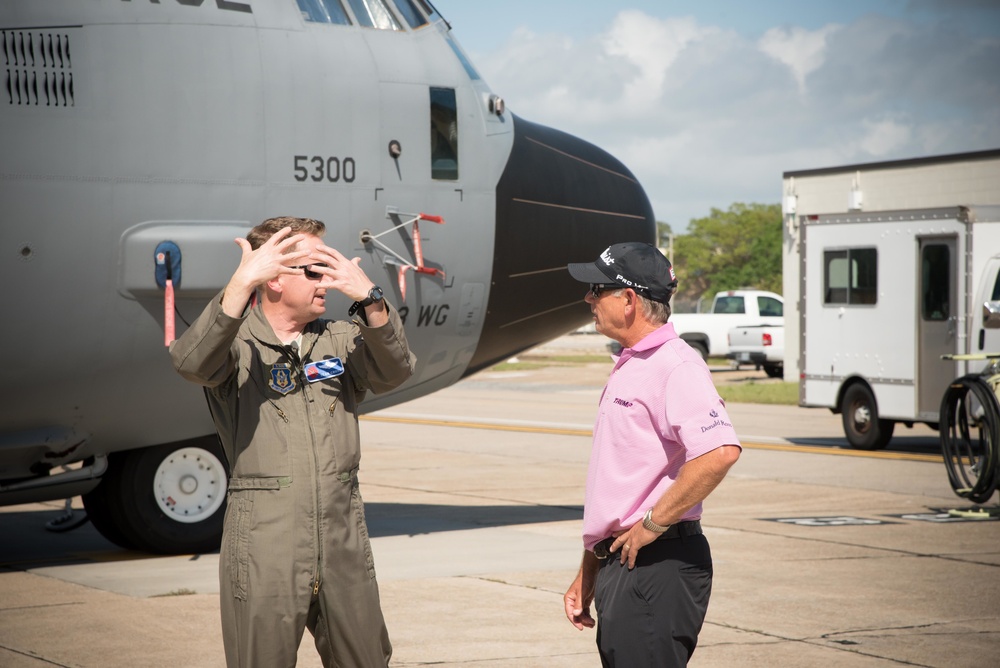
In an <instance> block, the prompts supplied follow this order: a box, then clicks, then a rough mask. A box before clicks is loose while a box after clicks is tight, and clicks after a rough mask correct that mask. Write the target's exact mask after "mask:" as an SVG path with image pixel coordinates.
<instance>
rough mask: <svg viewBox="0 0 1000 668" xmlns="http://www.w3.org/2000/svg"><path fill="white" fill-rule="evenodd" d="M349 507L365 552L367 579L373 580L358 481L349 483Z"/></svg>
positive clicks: (372, 565)
mask: <svg viewBox="0 0 1000 668" xmlns="http://www.w3.org/2000/svg"><path fill="white" fill-rule="evenodd" d="M351 505H352V506H353V507H354V516H355V518H356V520H357V523H358V535H359V536H360V538H361V547H362V548H363V549H364V552H365V566H366V567H367V568H368V577H369V578H372V579H374V578H375V558H374V557H373V556H372V544H371V541H370V540H369V538H368V523H367V522H366V521H365V503H364V501H363V500H362V499H361V490H360V489H359V488H358V479H357V478H353V479H352V481H351Z"/></svg>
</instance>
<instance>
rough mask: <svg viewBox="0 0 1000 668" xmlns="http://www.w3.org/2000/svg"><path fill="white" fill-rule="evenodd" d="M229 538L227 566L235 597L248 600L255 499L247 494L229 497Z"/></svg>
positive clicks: (234, 494) (227, 543) (232, 494)
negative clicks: (251, 533)
mask: <svg viewBox="0 0 1000 668" xmlns="http://www.w3.org/2000/svg"><path fill="white" fill-rule="evenodd" d="M228 512H229V515H230V516H229V518H228V520H227V522H226V524H227V525H228V528H229V531H228V537H227V540H226V562H225V563H226V564H227V566H228V570H229V582H230V585H231V587H232V592H233V597H234V598H237V599H239V600H241V601H245V600H247V588H248V585H249V580H250V574H249V567H250V556H249V552H250V520H251V518H252V515H253V498H252V497H251V496H250V495H249V494H246V493H243V494H240V493H230V495H229V507H228Z"/></svg>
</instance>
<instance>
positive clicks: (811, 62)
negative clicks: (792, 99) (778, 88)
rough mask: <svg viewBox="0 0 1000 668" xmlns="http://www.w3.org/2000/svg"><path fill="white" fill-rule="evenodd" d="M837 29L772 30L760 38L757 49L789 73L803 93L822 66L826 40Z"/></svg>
mask: <svg viewBox="0 0 1000 668" xmlns="http://www.w3.org/2000/svg"><path fill="white" fill-rule="evenodd" d="M839 29H840V26H838V25H828V26H825V27H823V28H820V29H819V30H805V29H804V28H797V27H793V28H771V29H770V30H768V31H767V32H766V33H764V36H763V37H761V38H760V40H759V41H758V42H757V45H758V46H759V47H760V50H761V51H763V52H764V53H766V54H767V55H769V56H771V57H772V58H774V59H775V60H777V61H778V62H780V63H783V64H784V65H786V66H788V68H789V69H790V70H791V71H792V75H793V76H794V77H795V81H796V82H797V83H798V85H799V92H801V93H805V91H806V77H807V76H809V74H810V73H811V72H814V71H815V70H818V69H819V68H820V67H822V66H823V62H824V60H825V56H826V40H827V37H828V36H829V35H830V34H832V33H834V32H836V31H837V30H839Z"/></svg>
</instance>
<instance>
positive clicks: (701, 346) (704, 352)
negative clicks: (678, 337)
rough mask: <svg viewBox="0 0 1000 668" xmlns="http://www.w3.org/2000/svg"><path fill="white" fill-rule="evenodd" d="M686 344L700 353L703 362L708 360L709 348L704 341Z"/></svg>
mask: <svg viewBox="0 0 1000 668" xmlns="http://www.w3.org/2000/svg"><path fill="white" fill-rule="evenodd" d="M686 343H687V344H688V345H689V346H691V347H692V348H694V349H695V350H697V351H698V354H699V355H701V358H702V359H703V360H706V361H707V360H708V346H707V345H705V343H704V342H702V341H686Z"/></svg>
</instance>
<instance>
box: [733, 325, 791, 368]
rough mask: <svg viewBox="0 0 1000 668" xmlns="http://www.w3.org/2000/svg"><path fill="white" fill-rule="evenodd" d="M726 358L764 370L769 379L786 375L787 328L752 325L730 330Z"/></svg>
mask: <svg viewBox="0 0 1000 668" xmlns="http://www.w3.org/2000/svg"><path fill="white" fill-rule="evenodd" d="M726 357H728V358H729V359H731V360H733V361H734V362H736V364H737V366H738V365H740V364H753V365H754V366H755V367H756V368H757V369H764V373H766V374H767V377H768V378H780V377H781V376H783V375H784V373H785V359H784V358H785V328H784V327H783V326H781V325H750V326H746V327H733V328H732V329H731V330H729V352H728V353H726Z"/></svg>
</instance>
